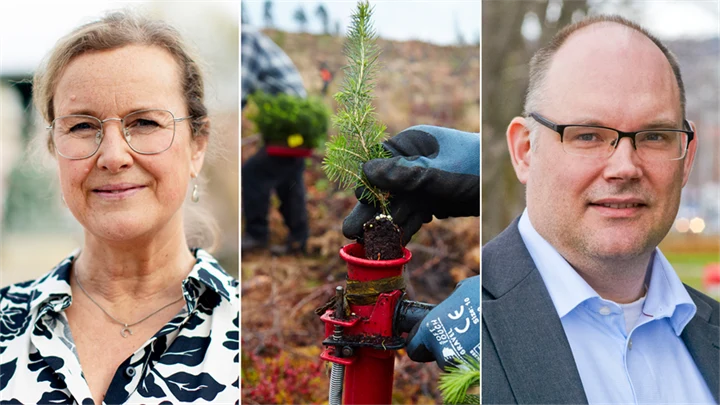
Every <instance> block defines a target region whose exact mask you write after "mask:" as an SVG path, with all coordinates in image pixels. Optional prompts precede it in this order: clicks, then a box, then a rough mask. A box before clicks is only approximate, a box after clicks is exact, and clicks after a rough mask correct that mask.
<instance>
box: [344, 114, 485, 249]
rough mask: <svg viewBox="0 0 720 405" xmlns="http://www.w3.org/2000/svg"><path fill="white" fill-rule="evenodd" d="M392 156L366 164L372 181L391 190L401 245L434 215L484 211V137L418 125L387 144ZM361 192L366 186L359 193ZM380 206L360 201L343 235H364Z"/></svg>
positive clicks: (460, 214)
mask: <svg viewBox="0 0 720 405" xmlns="http://www.w3.org/2000/svg"><path fill="white" fill-rule="evenodd" d="M383 146H384V147H385V149H387V150H388V151H389V152H390V153H391V154H392V156H393V157H392V158H389V159H374V160H371V161H369V162H366V163H365V164H364V165H363V172H365V175H366V176H367V179H368V181H369V182H370V183H371V184H372V185H374V186H377V187H379V188H380V189H382V190H384V191H389V192H390V194H391V198H390V215H392V217H393V220H394V222H395V224H396V225H398V226H399V227H400V228H401V229H402V230H403V245H405V244H407V243H408V242H409V241H410V238H411V237H412V236H413V235H414V234H415V232H417V231H418V230H419V229H420V227H421V226H422V224H424V223H428V222H430V221H431V220H432V217H433V216H435V217H436V218H440V219H442V218H447V217H465V216H478V215H480V135H479V134H475V133H470V132H462V131H457V130H454V129H449V128H442V127H434V126H430V125H418V126H415V127H411V128H408V129H406V130H404V131H402V132H400V133H399V134H397V135H396V136H394V137H393V138H391V139H389V140H387V141H386V142H384V143H383ZM361 194H362V189H358V190H356V191H355V195H356V196H358V198H359V196H360V195H361ZM375 215H377V208H376V207H375V206H372V205H368V204H365V203H364V202H363V201H360V202H359V203H358V204H357V205H356V206H355V208H353V210H352V212H351V213H350V215H348V216H347V218H345V221H344V222H343V234H344V235H345V237H347V238H349V239H361V238H362V234H363V227H362V226H363V224H364V223H365V222H367V221H369V220H370V219H372V217H374V216H375Z"/></svg>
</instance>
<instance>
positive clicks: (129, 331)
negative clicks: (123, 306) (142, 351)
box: [120, 325, 133, 338]
mask: <svg viewBox="0 0 720 405" xmlns="http://www.w3.org/2000/svg"><path fill="white" fill-rule="evenodd" d="M125 332H127V333H125ZM132 334H133V333H132V330H130V328H128V326H127V325H125V327H124V328H123V329H122V330H121V331H120V336H122V337H124V338H126V337H128V335H132Z"/></svg>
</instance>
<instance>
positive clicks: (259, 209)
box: [241, 25, 310, 254]
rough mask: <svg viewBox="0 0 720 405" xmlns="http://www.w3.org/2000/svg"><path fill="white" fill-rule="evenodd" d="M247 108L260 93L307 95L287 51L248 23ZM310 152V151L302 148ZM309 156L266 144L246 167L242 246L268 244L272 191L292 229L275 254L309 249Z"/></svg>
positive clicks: (244, 50) (245, 35) (245, 37)
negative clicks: (283, 153) (280, 151)
mask: <svg viewBox="0 0 720 405" xmlns="http://www.w3.org/2000/svg"><path fill="white" fill-rule="evenodd" d="M241 42H242V47H241V52H242V107H243V108H244V107H245V104H246V103H247V99H248V97H249V96H250V95H251V94H253V93H254V92H256V91H263V92H265V93H268V94H280V93H286V94H291V95H295V96H298V97H306V96H307V93H306V92H305V87H304V86H303V82H302V78H301V77H300V73H299V72H298V70H297V68H295V65H294V64H293V63H292V61H291V60H290V58H289V57H288V56H287V55H286V54H285V52H283V51H282V49H280V47H278V46H277V45H276V44H275V43H274V42H272V40H270V38H268V37H267V36H265V35H264V34H263V33H261V32H260V31H257V30H255V29H253V28H249V27H247V26H245V25H243V26H242V30H241ZM303 150H304V151H305V149H303ZM304 171H305V158H304V156H303V155H296V156H275V155H272V154H271V153H268V151H267V149H266V148H265V147H263V148H261V149H260V150H259V151H258V152H257V153H256V154H255V155H253V156H252V157H250V158H249V159H248V160H247V161H246V162H245V163H244V164H243V166H242V212H243V214H244V215H245V232H244V233H243V236H242V241H241V250H242V252H244V253H246V252H249V251H252V250H256V249H264V248H266V247H267V243H268V238H269V229H268V219H267V217H268V210H269V206H270V194H271V193H272V191H273V190H275V192H276V193H277V196H278V198H279V199H280V213H281V214H282V217H283V220H284V221H285V225H287V227H288V229H289V235H288V239H287V242H286V244H285V245H284V246H273V247H272V248H271V250H272V252H273V253H274V254H286V253H305V251H306V243H307V238H308V236H309V234H310V231H309V227H308V217H307V208H306V206H305V183H304V181H303V173H304Z"/></svg>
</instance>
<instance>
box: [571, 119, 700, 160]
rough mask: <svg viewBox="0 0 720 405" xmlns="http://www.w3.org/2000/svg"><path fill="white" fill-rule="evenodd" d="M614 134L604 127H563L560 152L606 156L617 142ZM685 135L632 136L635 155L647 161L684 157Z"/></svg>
mask: <svg viewBox="0 0 720 405" xmlns="http://www.w3.org/2000/svg"><path fill="white" fill-rule="evenodd" d="M618 136H619V135H618V132H617V131H613V130H611V129H607V128H596V127H574V126H569V127H566V128H565V131H564V133H563V141H562V144H563V149H564V150H565V152H567V153H570V154H574V155H582V156H591V157H607V156H610V155H611V154H612V153H613V150H614V149H615V146H616V143H617V142H618ZM687 139H688V135H687V134H686V133H684V132H679V131H666V130H656V131H643V132H638V133H637V135H636V136H635V149H636V150H637V153H638V155H640V156H641V157H642V158H644V159H650V160H675V159H681V158H683V157H684V156H685V149H686V147H687V143H688V141H687Z"/></svg>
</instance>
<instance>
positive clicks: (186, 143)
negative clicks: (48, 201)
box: [53, 45, 206, 241]
mask: <svg viewBox="0 0 720 405" xmlns="http://www.w3.org/2000/svg"><path fill="white" fill-rule="evenodd" d="M53 106H54V111H55V116H56V117H60V116H65V115H70V114H84V115H91V116H93V117H96V118H99V119H100V120H106V119H108V118H123V117H125V116H126V115H127V114H129V113H131V112H134V111H139V110H145V109H164V110H168V111H170V112H172V113H173V114H174V115H175V117H176V118H180V117H185V116H187V115H188V112H187V108H186V104H185V100H184V97H183V94H182V89H181V85H180V77H179V67H178V64H177V62H176V61H175V59H173V57H172V56H171V55H170V53H168V52H167V51H166V50H163V49H162V48H159V47H154V46H137V45H129V46H125V47H122V48H118V49H113V50H108V51H92V52H87V53H85V54H82V55H80V56H78V57H76V58H74V59H73V60H72V61H71V62H70V63H69V64H68V65H67V67H66V68H65V70H64V71H63V73H62V74H61V76H60V78H59V80H58V82H57V86H56V88H55V93H54V98H53ZM103 130H104V137H103V139H102V143H101V144H100V148H99V150H98V151H97V152H96V153H95V154H94V155H93V156H91V157H89V158H86V159H80V160H70V159H66V158H64V157H62V156H59V155H57V161H58V167H59V175H60V183H61V189H62V193H63V198H64V200H65V203H66V204H67V206H68V208H69V209H70V211H71V212H72V213H73V215H74V216H75V218H77V220H78V221H79V222H80V223H81V224H82V225H83V227H84V228H85V231H86V234H88V233H89V234H90V235H92V236H94V237H96V238H99V239H101V240H107V241H132V240H147V238H154V237H157V236H163V235H165V236H167V237H172V236H173V235H175V233H177V232H182V210H180V207H181V206H182V203H183V201H184V199H185V195H186V192H187V190H188V183H189V181H190V180H191V175H193V174H197V173H198V172H199V171H200V168H201V167H202V163H203V157H204V151H205V146H206V138H204V137H200V138H198V139H197V140H195V141H194V140H192V137H191V129H190V122H189V120H185V121H181V122H177V123H176V125H175V138H174V141H173V143H172V146H171V147H170V148H169V149H167V150H166V151H164V152H162V153H159V154H155V155H141V154H138V153H136V152H134V151H133V150H132V149H131V148H130V146H129V145H128V143H127V142H126V141H125V139H124V137H123V136H122V128H121V123H120V121H108V122H106V123H104V124H103Z"/></svg>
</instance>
